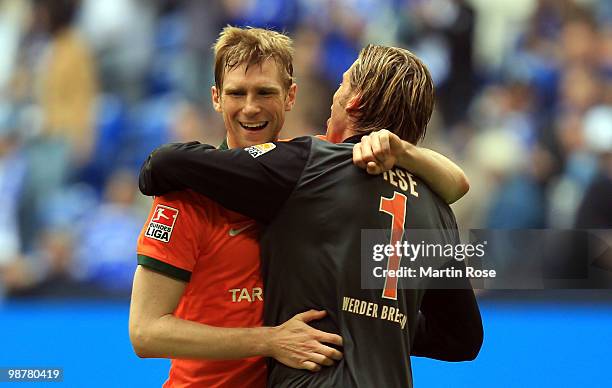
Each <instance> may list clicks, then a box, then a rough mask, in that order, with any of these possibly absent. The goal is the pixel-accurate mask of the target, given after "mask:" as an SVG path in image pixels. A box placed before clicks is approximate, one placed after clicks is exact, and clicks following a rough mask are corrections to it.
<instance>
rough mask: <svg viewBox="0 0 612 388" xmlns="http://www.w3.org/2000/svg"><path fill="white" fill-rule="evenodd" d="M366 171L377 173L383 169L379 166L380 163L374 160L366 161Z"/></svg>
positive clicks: (372, 173) (371, 173)
mask: <svg viewBox="0 0 612 388" xmlns="http://www.w3.org/2000/svg"><path fill="white" fill-rule="evenodd" d="M366 171H367V172H368V174H370V175H378V174H380V173H382V172H383V171H385V170H384V169H383V167H382V166H380V164H378V163H376V162H368V165H367V167H366Z"/></svg>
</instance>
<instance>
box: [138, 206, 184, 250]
mask: <svg viewBox="0 0 612 388" xmlns="http://www.w3.org/2000/svg"><path fill="white" fill-rule="evenodd" d="M178 213H179V211H178V209H175V208H173V207H170V206H165V205H157V207H155V211H154V212H153V216H152V217H151V222H149V225H148V226H147V231H146V232H145V237H148V238H152V239H155V240H159V241H162V242H166V243H167V242H169V241H170V237H171V236H172V229H173V228H174V223H175V222H176V219H177V218H178Z"/></svg>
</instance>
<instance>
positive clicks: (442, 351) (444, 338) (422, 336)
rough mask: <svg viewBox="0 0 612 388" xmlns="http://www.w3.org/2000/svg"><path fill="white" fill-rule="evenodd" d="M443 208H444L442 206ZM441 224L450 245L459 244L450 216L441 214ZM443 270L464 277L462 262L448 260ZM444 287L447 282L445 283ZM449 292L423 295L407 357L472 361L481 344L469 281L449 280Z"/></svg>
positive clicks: (455, 223)
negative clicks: (460, 272)
mask: <svg viewBox="0 0 612 388" xmlns="http://www.w3.org/2000/svg"><path fill="white" fill-rule="evenodd" d="M444 206H446V205H444ZM442 220H443V224H444V225H445V227H446V228H447V229H446V230H447V231H448V232H450V234H451V241H452V242H453V243H454V244H458V243H459V242H460V239H459V232H458V229H457V222H456V220H455V217H454V215H453V214H452V212H450V211H449V212H448V213H444V214H443V217H442ZM445 267H454V268H460V269H461V270H463V271H464V273H465V262H464V261H461V262H457V261H455V260H454V259H451V260H450V261H449V262H448V263H446V266H445ZM445 282H446V283H447V286H448V284H449V282H450V279H446V280H445ZM452 284H453V285H454V287H453V288H450V289H435V288H434V289H428V290H426V291H425V294H424V296H423V301H422V303H421V308H420V311H419V315H418V317H417V327H416V334H415V340H414V344H413V348H412V352H411V355H413V356H420V357H429V358H434V359H437V360H443V361H465V360H472V359H474V358H475V357H476V355H477V354H478V352H479V350H480V347H481V346H482V341H483V335H484V333H483V326H482V318H481V316H480V310H479V308H478V303H477V301H476V296H475V295H474V290H473V289H472V286H471V284H470V281H469V280H468V279H467V278H465V277H458V278H456V279H453V283H452Z"/></svg>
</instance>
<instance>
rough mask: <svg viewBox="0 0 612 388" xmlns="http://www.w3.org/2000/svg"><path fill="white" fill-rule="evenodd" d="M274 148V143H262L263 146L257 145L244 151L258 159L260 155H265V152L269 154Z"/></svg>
mask: <svg viewBox="0 0 612 388" xmlns="http://www.w3.org/2000/svg"><path fill="white" fill-rule="evenodd" d="M275 148H276V145H275V144H274V143H264V144H257V145H254V146H251V147H247V148H245V149H244V150H245V151H246V152H248V153H249V154H250V155H251V156H252V157H254V158H258V157H260V156H261V155H263V154H265V153H266V152H270V151H272V150H273V149H275Z"/></svg>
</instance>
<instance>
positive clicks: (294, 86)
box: [285, 83, 297, 111]
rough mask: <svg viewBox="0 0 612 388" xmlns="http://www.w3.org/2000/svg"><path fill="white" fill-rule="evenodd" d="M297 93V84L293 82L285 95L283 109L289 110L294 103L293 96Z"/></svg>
mask: <svg viewBox="0 0 612 388" xmlns="http://www.w3.org/2000/svg"><path fill="white" fill-rule="evenodd" d="M296 95H297V84H295V83H293V84H291V86H289V90H288V91H287V96H286V97H285V110H286V111H290V110H291V109H293V105H295V97H296Z"/></svg>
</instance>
